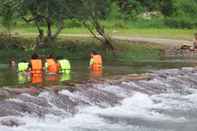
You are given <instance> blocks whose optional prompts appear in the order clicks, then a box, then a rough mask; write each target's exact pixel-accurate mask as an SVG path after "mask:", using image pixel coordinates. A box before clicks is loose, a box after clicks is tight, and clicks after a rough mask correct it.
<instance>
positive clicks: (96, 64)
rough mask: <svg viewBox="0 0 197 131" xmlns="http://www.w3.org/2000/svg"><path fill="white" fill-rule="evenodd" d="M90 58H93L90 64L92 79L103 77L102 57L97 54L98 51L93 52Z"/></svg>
mask: <svg viewBox="0 0 197 131" xmlns="http://www.w3.org/2000/svg"><path fill="white" fill-rule="evenodd" d="M90 56H91V58H90V63H89V68H90V69H91V72H90V77H91V78H98V77H101V76H102V74H103V71H102V68H103V61H102V56H101V55H100V54H99V53H97V52H96V51H92V52H91V54H90Z"/></svg>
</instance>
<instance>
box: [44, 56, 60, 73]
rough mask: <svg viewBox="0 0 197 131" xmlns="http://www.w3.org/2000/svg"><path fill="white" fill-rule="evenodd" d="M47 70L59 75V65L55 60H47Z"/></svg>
mask: <svg viewBox="0 0 197 131" xmlns="http://www.w3.org/2000/svg"><path fill="white" fill-rule="evenodd" d="M47 64H48V67H47V70H48V72H49V73H58V71H59V64H58V63H56V62H55V60H54V59H47Z"/></svg>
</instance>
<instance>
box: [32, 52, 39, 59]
mask: <svg viewBox="0 0 197 131" xmlns="http://www.w3.org/2000/svg"><path fill="white" fill-rule="evenodd" d="M31 58H32V59H38V58H39V56H38V54H36V53H33V54H32V56H31Z"/></svg>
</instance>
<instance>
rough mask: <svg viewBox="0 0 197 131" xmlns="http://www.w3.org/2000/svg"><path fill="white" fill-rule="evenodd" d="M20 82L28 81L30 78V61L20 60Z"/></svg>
mask: <svg viewBox="0 0 197 131" xmlns="http://www.w3.org/2000/svg"><path fill="white" fill-rule="evenodd" d="M17 66H18V69H17V71H18V82H19V84H24V83H26V82H27V81H28V78H27V74H26V73H27V72H26V71H27V70H28V67H29V63H28V62H19V63H18V65H17Z"/></svg>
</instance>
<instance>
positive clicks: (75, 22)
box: [65, 19, 82, 28]
mask: <svg viewBox="0 0 197 131" xmlns="http://www.w3.org/2000/svg"><path fill="white" fill-rule="evenodd" d="M78 27H82V24H81V22H80V21H79V20H77V19H72V20H65V28H78Z"/></svg>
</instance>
